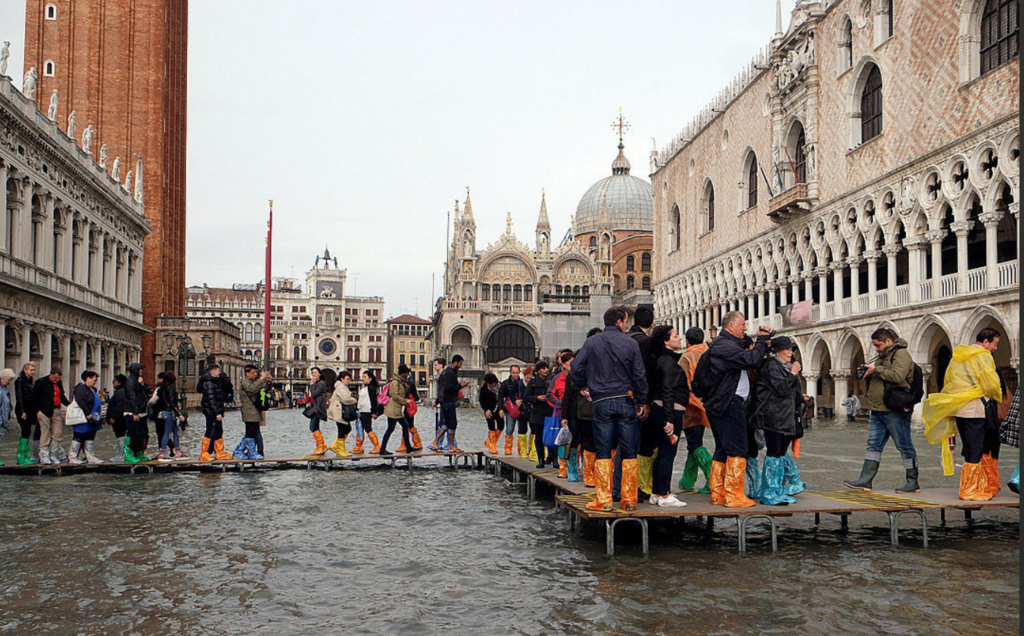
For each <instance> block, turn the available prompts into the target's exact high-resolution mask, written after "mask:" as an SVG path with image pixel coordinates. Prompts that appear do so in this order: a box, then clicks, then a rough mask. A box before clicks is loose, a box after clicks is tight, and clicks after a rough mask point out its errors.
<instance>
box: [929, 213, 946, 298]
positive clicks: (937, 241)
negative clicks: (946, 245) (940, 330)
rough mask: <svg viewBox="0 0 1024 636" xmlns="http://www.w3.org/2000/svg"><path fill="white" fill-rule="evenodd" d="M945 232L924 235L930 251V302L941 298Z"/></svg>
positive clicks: (937, 231)
mask: <svg viewBox="0 0 1024 636" xmlns="http://www.w3.org/2000/svg"><path fill="white" fill-rule="evenodd" d="M946 232H947V230H936V231H934V232H928V234H926V235H925V236H926V237H927V238H928V241H929V242H930V243H931V249H932V254H931V258H932V300H936V299H939V298H941V297H942V240H943V239H944V238H946Z"/></svg>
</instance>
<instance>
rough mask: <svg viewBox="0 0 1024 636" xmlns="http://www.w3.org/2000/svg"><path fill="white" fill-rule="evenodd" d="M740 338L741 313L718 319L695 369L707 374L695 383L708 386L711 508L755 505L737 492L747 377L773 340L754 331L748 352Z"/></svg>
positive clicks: (743, 455)
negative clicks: (717, 327) (716, 329)
mask: <svg viewBox="0 0 1024 636" xmlns="http://www.w3.org/2000/svg"><path fill="white" fill-rule="evenodd" d="M746 333H747V320H746V318H744V317H743V314H742V313H740V312H738V311H733V312H729V313H728V314H726V315H725V317H723V318H722V331H721V332H720V333H719V335H718V337H717V338H715V340H714V342H712V343H711V345H710V346H709V347H708V350H707V352H706V353H705V354H704V356H703V357H705V358H707V359H708V361H707V366H706V367H704V368H703V369H698V370H703V372H704V373H705V374H707V375H708V377H706V378H702V379H701V380H699V381H700V382H701V383H702V384H704V385H706V386H713V390H712V391H711V392H710V393H708V394H705V395H703V396H702V398H703V400H704V410H705V412H706V413H707V415H708V420H710V422H711V433H712V434H713V435H714V437H715V454H714V458H713V460H714V461H712V463H711V503H713V504H716V505H724V506H726V507H728V508H748V507H750V506H753V505H756V502H755V501H754V500H752V499H750V498H749V497H747V496H746V495H745V494H744V493H743V488H744V481H745V473H746V470H747V450H748V440H749V436H750V428H749V427H748V426H747V417H746V404H747V400H748V399H749V398H750V377H749V375H748V372H749V371H750V370H751V369H757V368H758V367H760V366H761V362H762V361H763V360H764V357H765V355H767V353H768V347H769V345H770V344H771V338H772V336H773V335H774V332H772V331H771V330H770V329H768V328H767V327H761V328H760V329H758V330H757V340H756V341H755V342H754V343H753V346H752V347H749V348H748V346H747V345H748V343H749V339H747V337H746ZM702 362H703V360H702ZM695 381H696V380H695ZM705 393H707V392H705Z"/></svg>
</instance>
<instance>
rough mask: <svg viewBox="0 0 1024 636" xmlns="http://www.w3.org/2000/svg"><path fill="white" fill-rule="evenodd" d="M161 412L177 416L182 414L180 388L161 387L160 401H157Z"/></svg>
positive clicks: (173, 386) (171, 386)
mask: <svg viewBox="0 0 1024 636" xmlns="http://www.w3.org/2000/svg"><path fill="white" fill-rule="evenodd" d="M157 404H158V406H159V407H160V412H163V411H171V412H173V413H174V415H175V416H178V415H180V414H181V408H180V407H181V399H180V398H179V397H178V386H177V385H175V384H167V385H164V386H161V387H160V399H159V400H158V401H157Z"/></svg>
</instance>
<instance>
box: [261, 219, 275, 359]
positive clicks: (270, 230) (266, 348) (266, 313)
mask: <svg viewBox="0 0 1024 636" xmlns="http://www.w3.org/2000/svg"><path fill="white" fill-rule="evenodd" d="M273 239H274V201H273V199H271V201H270V219H269V220H268V221H267V256H266V266H267V270H266V275H265V278H264V281H263V368H264V370H266V371H269V370H270V291H271V286H270V262H271V256H272V254H273V251H272V246H273Z"/></svg>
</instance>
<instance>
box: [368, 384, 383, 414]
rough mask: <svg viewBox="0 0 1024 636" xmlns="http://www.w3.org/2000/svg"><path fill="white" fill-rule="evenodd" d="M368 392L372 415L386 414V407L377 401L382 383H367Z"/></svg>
mask: <svg viewBox="0 0 1024 636" xmlns="http://www.w3.org/2000/svg"><path fill="white" fill-rule="evenodd" d="M366 392H367V393H368V394H369V396H370V413H371V414H372V415H378V416H379V415H384V407H383V406H381V405H380V404H379V403H378V402H377V398H378V397H380V385H379V384H367V385H366Z"/></svg>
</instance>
